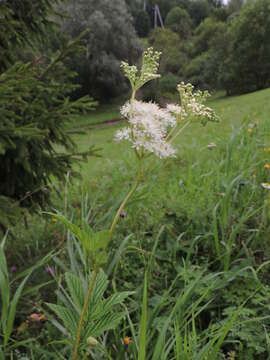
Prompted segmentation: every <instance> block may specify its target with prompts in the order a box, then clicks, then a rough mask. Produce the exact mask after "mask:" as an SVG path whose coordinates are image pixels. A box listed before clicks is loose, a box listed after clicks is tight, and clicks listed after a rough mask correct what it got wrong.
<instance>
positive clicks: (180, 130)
mask: <svg viewBox="0 0 270 360" xmlns="http://www.w3.org/2000/svg"><path fill="white" fill-rule="evenodd" d="M190 123H191V120H189V121H187V122H186V123H185V125H184V126H182V127H181V129H179V130H178V131H177V132H176V133H175V134H174V135H173V136H172V137H171V139H169V142H170V143H172V142H173V141H174V140H175V139H176V138H177V136H178V135H179V134H181V132H182V131H184V130H185V128H186V127H187V126H188V125H189V124H190Z"/></svg>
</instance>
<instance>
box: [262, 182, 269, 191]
mask: <svg viewBox="0 0 270 360" xmlns="http://www.w3.org/2000/svg"><path fill="white" fill-rule="evenodd" d="M261 185H262V187H263V188H264V189H267V190H270V184H269V183H268V182H264V183H262V184H261Z"/></svg>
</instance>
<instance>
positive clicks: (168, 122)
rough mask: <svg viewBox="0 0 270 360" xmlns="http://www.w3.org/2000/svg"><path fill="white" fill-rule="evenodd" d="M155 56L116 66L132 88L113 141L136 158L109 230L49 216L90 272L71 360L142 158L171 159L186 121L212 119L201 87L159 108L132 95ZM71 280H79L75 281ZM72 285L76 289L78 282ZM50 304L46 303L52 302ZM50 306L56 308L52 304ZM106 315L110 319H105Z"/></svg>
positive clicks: (153, 75) (151, 70) (183, 90)
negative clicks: (64, 230)
mask: <svg viewBox="0 0 270 360" xmlns="http://www.w3.org/2000/svg"><path fill="white" fill-rule="evenodd" d="M159 58H160V53H159V52H156V51H154V50H153V49H152V48H149V49H148V50H146V51H145V52H144V54H143V57H142V66H141V68H140V69H138V68H137V66H135V65H129V64H127V63H126V62H122V65H121V66H122V69H123V72H124V74H125V76H126V77H127V78H128V79H129V82H130V84H131V89H132V92H131V98H130V100H129V101H128V102H127V103H126V104H124V106H123V107H122V108H121V115H122V117H123V118H124V119H125V120H126V122H127V125H126V126H125V127H123V128H122V129H120V130H119V131H118V132H117V133H116V135H115V140H116V141H122V140H125V141H127V142H129V143H130V145H131V147H132V149H133V150H134V154H135V157H136V159H137V167H138V170H137V177H136V179H135V181H134V184H133V186H132V187H131V189H130V191H129V192H128V194H127V195H126V197H125V198H124V200H123V202H122V204H121V205H120V207H119V209H118V211H117V212H116V214H115V217H114V219H113V221H112V224H111V226H110V228H109V229H105V230H102V231H99V232H94V231H93V229H90V228H89V226H88V225H85V226H84V227H83V228H79V227H78V226H76V225H75V224H72V223H71V222H69V221H68V220H67V219H66V218H65V217H64V216H62V215H59V214H57V215H55V214H53V215H54V216H55V217H56V218H57V219H58V220H59V221H61V222H62V223H64V224H65V225H66V226H67V227H68V228H69V230H70V232H71V233H72V234H73V235H74V236H75V237H76V238H77V240H79V242H80V245H81V246H82V247H83V249H84V251H85V253H86V254H87V256H88V258H89V259H90V262H91V271H90V273H89V276H88V278H89V285H88V290H87V289H85V290H84V294H83V295H82V290H80V294H79V295H80V298H81V300H80V301H81V303H80V312H79V316H78V314H76V316H74V318H76V321H75V322H74V324H75V325H76V326H75V328H73V331H72V334H71V337H72V339H73V341H72V343H73V344H74V345H73V360H77V359H78V357H79V356H80V351H81V349H83V346H84V345H85V344H84V342H85V341H84V339H85V334H86V333H87V337H88V338H89V336H90V337H93V336H96V333H94V332H91V331H90V332H89V331H87V327H89V326H90V324H87V321H85V319H87V318H88V317H89V314H90V313H91V311H90V310H89V306H90V305H91V304H93V303H94V295H95V294H94V293H95V289H96V287H97V286H98V285H97V280H98V278H99V276H101V275H100V273H101V271H102V270H101V268H102V267H103V266H104V264H106V262H107V258H108V257H107V249H108V246H109V244H110V242H111V239H112V236H113V234H114V231H115V228H116V225H117V223H118V220H119V218H120V217H121V216H122V214H123V213H124V209H125V207H126V205H127V203H128V201H129V199H130V198H131V196H132V195H133V194H134V192H135V191H136V190H137V188H138V186H139V184H140V182H141V180H142V177H143V174H144V172H145V171H146V170H145V166H144V161H145V160H146V159H147V158H149V157H150V156H155V157H156V158H158V159H163V160H164V159H166V158H170V157H175V156H176V147H175V146H174V144H173V142H174V140H175V139H176V137H177V136H178V135H179V134H180V133H181V132H182V131H183V130H184V128H185V127H186V126H188V124H190V122H191V121H193V120H194V119H195V120H198V119H199V120H201V121H204V122H205V121H209V120H211V121H212V120H216V119H217V118H216V116H215V114H214V112H213V110H212V109H210V108H208V107H206V106H205V105H204V104H203V103H204V102H205V100H206V98H207V96H208V93H206V92H201V91H197V92H194V89H193V86H192V85H191V84H187V85H185V84H184V83H181V84H180V85H179V86H178V91H179V95H180V105H176V104H169V105H168V106H167V107H166V108H161V107H160V106H159V105H158V104H155V103H152V102H150V103H146V102H142V101H138V100H137V99H136V94H137V91H138V90H139V89H140V88H141V87H142V86H143V85H145V84H146V83H148V82H149V81H151V80H154V79H157V78H159V77H160V75H159V74H158V66H159ZM68 279H69V277H68ZM76 281H79V280H78V279H77V280H76ZM76 288H77V289H78V291H79V288H80V286H77V287H76ZM75 290H76V289H75ZM75 290H74V288H73V289H72V291H74V294H73V295H74V296H75V297H76V296H77V295H76V291H75ZM82 296H84V301H82ZM123 298H124V297H123ZM50 306H51V307H52V305H50ZM53 308H54V309H56V308H55V307H53ZM90 308H91V306H90ZM57 310H59V308H57ZM65 311H67V310H65ZM61 313H62V312H61V311H60V312H59V311H58V312H57V314H58V316H59V317H61V316H60V315H61ZM108 319H110V318H109V317H108ZM62 320H63V322H64V323H65V322H66V319H65V317H63V319H62ZM118 320H119V319H118ZM108 321H109V320H108ZM74 324H73V325H74ZM105 328H106V329H108V328H113V325H112V326H110V324H106V326H105V325H104V329H105Z"/></svg>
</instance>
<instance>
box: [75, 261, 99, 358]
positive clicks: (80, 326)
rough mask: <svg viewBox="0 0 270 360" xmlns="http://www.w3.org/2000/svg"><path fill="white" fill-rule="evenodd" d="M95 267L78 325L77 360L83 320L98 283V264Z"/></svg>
mask: <svg viewBox="0 0 270 360" xmlns="http://www.w3.org/2000/svg"><path fill="white" fill-rule="evenodd" d="M93 267H94V274H93V278H92V280H91V282H90V285H89V288H88V292H87V296H86V299H85V302H84V304H83V309H82V312H81V316H80V321H79V326H78V330H77V335H76V342H75V347H74V353H73V360H77V356H78V351H79V345H80V338H81V331H82V326H83V320H84V316H85V313H86V311H87V307H88V304H89V300H90V297H91V294H92V290H93V288H94V285H95V283H96V278H97V267H96V264H94V265H93Z"/></svg>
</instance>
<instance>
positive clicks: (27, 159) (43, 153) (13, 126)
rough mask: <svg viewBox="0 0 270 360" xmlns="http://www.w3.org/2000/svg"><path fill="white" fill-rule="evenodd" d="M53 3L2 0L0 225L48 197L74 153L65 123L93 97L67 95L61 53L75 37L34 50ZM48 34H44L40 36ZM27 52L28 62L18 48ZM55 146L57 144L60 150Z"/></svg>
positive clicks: (69, 87) (70, 49)
mask: <svg viewBox="0 0 270 360" xmlns="http://www.w3.org/2000/svg"><path fill="white" fill-rule="evenodd" d="M55 3H56V1H48V0H38V1H33V0H25V1H23V2H22V1H16V0H15V1H5V2H1V3H0V7H1V8H0V14H1V15H0V16H1V17H0V55H1V56H0V59H1V63H0V226H1V227H2V228H4V229H5V228H7V227H8V226H9V224H10V221H12V220H14V219H16V218H17V215H18V213H19V210H20V209H22V208H23V209H25V208H27V209H30V210H31V211H36V210H37V209H39V208H40V207H45V206H46V205H47V204H48V203H49V201H50V194H51V190H50V184H51V183H52V181H56V180H60V181H61V180H63V179H64V176H65V174H66V173H67V172H68V171H70V170H71V168H72V164H73V162H74V160H79V159H81V158H82V157H86V156H87V155H88V154H90V153H91V152H93V149H89V151H87V152H85V153H83V154H82V153H81V154H80V153H79V152H78V150H77V147H76V144H75V143H74V142H73V141H72V137H71V133H70V131H69V129H68V126H67V125H68V123H69V122H70V121H74V118H76V116H78V114H80V113H81V112H83V111H89V110H91V109H92V108H93V106H94V105H95V103H94V102H93V100H92V99H90V98H89V97H84V98H81V99H78V100H76V101H73V100H71V99H70V97H69V94H71V92H72V91H74V89H75V88H76V86H75V85H74V81H73V79H74V76H76V74H75V73H74V72H72V71H70V70H69V69H68V68H67V67H66V65H64V59H65V58H66V57H68V56H69V55H70V54H72V53H74V52H76V53H77V52H78V49H79V47H80V41H81V36H79V37H78V38H77V39H75V40H74V41H72V42H70V43H69V44H67V45H66V46H65V47H64V48H63V50H61V51H58V52H57V53H55V54H54V55H53V56H52V57H51V58H48V56H46V55H45V54H41V53H38V50H37V49H38V47H39V45H40V43H41V42H42V39H45V38H44V36H45V35H46V34H49V32H50V31H53V27H54V26H55V24H54V23H52V22H51V20H50V19H52V18H53V10H54V5H55ZM45 40H46V39H45ZM26 48H27V49H28V50H27V51H29V49H30V51H31V52H32V60H31V61H30V62H23V61H21V60H22V59H23V58H24V56H22V54H23V53H24V52H25V49H26ZM59 149H61V150H59Z"/></svg>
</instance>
